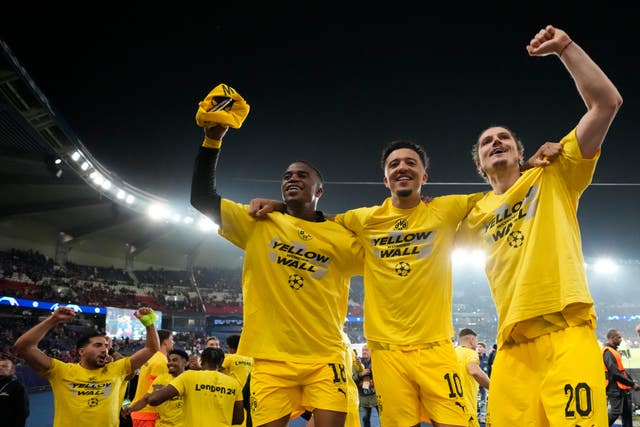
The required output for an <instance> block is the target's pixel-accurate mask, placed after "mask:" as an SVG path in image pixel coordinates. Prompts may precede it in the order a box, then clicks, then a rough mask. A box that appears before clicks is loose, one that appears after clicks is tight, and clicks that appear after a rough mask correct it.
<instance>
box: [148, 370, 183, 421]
mask: <svg viewBox="0 0 640 427" xmlns="http://www.w3.org/2000/svg"><path fill="white" fill-rule="evenodd" d="M174 378H176V377H174V376H173V375H171V374H161V375H158V376H157V377H156V379H155V380H153V382H152V383H151V387H149V390H147V393H149V394H151V393H153V392H154V391H155V390H156V387H158V386H159V387H163V386H166V385H167V384H170V383H171V381H173V379H174ZM183 405H184V402H183V398H182V396H180V395H178V396H174V397H172V398H171V399H169V400H167V401H165V402H163V403H162V404H161V405H158V406H155V407H154V408H156V410H157V411H158V419H157V420H156V427H182V426H186V424H184V423H183V418H184V416H183V413H182V407H183Z"/></svg>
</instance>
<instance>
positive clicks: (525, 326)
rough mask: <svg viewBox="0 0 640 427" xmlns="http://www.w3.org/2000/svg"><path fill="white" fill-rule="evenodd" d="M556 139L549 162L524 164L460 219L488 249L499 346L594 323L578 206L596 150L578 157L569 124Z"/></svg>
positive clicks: (466, 233) (466, 232) (487, 268)
mask: <svg viewBox="0 0 640 427" xmlns="http://www.w3.org/2000/svg"><path fill="white" fill-rule="evenodd" d="M560 142H561V143H562V144H563V151H562V154H561V155H560V157H559V158H558V159H556V160H555V161H554V162H553V163H552V164H551V165H550V166H547V167H545V168H533V169H530V170H528V171H526V172H524V173H523V174H522V176H521V177H520V178H519V179H518V181H516V183H515V184H514V185H513V186H512V187H511V188H510V189H509V190H508V191H507V192H505V193H504V194H500V195H498V194H495V193H494V192H493V191H491V192H488V193H487V194H486V195H485V197H484V198H483V199H482V200H480V201H479V202H478V203H477V204H476V206H475V207H474V209H472V211H471V212H470V213H469V215H468V217H467V218H466V220H465V221H464V222H463V224H462V227H461V233H462V236H463V238H464V239H467V240H468V239H470V238H471V239H475V240H476V241H477V242H480V244H481V245H482V246H483V247H484V249H485V250H486V252H487V261H486V266H485V272H486V275H487V279H488V281H489V285H490V287H491V292H492V295H493V300H494V302H495V304H496V310H497V314H498V337H497V341H498V345H499V346H500V345H502V344H503V343H504V342H509V341H522V340H526V339H531V338H535V337H536V336H539V335H541V334H542V333H546V332H550V331H551V330H554V329H558V328H560V327H563V326H566V325H567V324H569V325H571V324H579V323H584V322H589V323H590V324H591V325H592V327H594V328H595V320H596V319H595V318H596V314H595V310H594V309H593V299H592V298H591V294H590V292H589V288H588V286H587V280H586V274H585V269H584V259H583V256H582V246H581V245H582V243H581V237H580V227H579V224H578V218H577V210H578V201H579V198H580V196H581V194H582V192H583V191H584V189H585V188H586V187H587V186H588V185H589V183H590V182H591V179H592V176H593V172H594V169H595V166H596V163H597V160H598V158H599V156H600V154H599V153H598V154H597V155H596V156H595V157H594V158H593V159H583V158H582V153H581V152H580V147H579V146H578V141H577V138H576V132H575V129H574V130H573V131H572V132H570V133H569V134H568V135H566V136H565V137H564V138H563V139H562V140H561V141H560Z"/></svg>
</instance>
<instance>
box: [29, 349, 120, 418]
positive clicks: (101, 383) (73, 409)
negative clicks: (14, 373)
mask: <svg viewBox="0 0 640 427" xmlns="http://www.w3.org/2000/svg"><path fill="white" fill-rule="evenodd" d="M130 373H131V361H130V359H129V358H128V357H125V358H124V359H120V360H118V361H115V362H111V363H107V364H106V365H104V367H102V368H100V369H85V368H83V367H82V366H80V365H79V364H77V363H65V362H61V361H59V360H57V359H51V367H50V368H49V369H48V370H46V371H43V372H41V373H40V374H41V375H42V376H43V377H45V378H47V379H48V380H49V383H50V384H51V389H52V391H53V396H54V399H53V400H54V420H53V427H68V426H70V425H75V424H77V423H78V422H81V421H83V420H84V421H86V422H89V421H91V420H100V421H99V422H100V425H101V426H104V427H118V426H119V425H120V388H121V387H122V384H123V382H124V379H125V377H126V376H127V375H129V374H130Z"/></svg>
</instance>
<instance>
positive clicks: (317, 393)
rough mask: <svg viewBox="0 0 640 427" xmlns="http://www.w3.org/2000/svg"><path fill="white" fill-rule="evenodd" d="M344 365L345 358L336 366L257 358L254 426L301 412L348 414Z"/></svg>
mask: <svg viewBox="0 0 640 427" xmlns="http://www.w3.org/2000/svg"><path fill="white" fill-rule="evenodd" d="M344 362H345V361H344V356H343V355H337V356H336V361H335V362H333V363H296V362H277V361H273V360H265V359H256V360H255V361H254V366H253V371H251V386H250V387H251V420H252V422H253V424H254V425H262V424H266V423H268V422H271V421H274V420H277V419H280V418H282V417H284V416H287V415H291V414H295V413H297V412H299V411H300V410H301V409H307V410H310V411H313V410H314V409H324V410H329V411H336V412H345V413H346V412H347V407H348V394H349V392H348V389H347V377H346V375H347V370H346V369H345V363H344ZM348 374H349V375H350V374H351V369H349V372H348Z"/></svg>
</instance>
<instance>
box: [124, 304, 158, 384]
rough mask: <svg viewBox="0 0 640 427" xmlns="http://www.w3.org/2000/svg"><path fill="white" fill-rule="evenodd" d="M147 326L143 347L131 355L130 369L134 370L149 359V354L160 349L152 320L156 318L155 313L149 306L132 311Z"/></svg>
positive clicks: (151, 354)
mask: <svg viewBox="0 0 640 427" xmlns="http://www.w3.org/2000/svg"><path fill="white" fill-rule="evenodd" d="M133 315H134V316H136V317H137V318H138V320H140V323H142V324H143V325H144V326H145V328H147V340H146V342H145V345H144V347H142V348H141V349H140V350H138V351H136V352H135V353H133V354H132V355H131V370H132V371H135V370H136V369H138V368H140V367H141V366H142V365H144V364H145V363H146V361H147V360H149V359H151V356H153V355H154V354H156V352H157V351H158V350H160V338H159V337H158V331H157V330H156V326H155V324H154V322H155V321H156V320H157V316H156V314H155V313H154V312H153V310H152V309H150V308H149V307H141V308H139V309H138V310H137V311H135V312H134V313H133Z"/></svg>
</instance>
